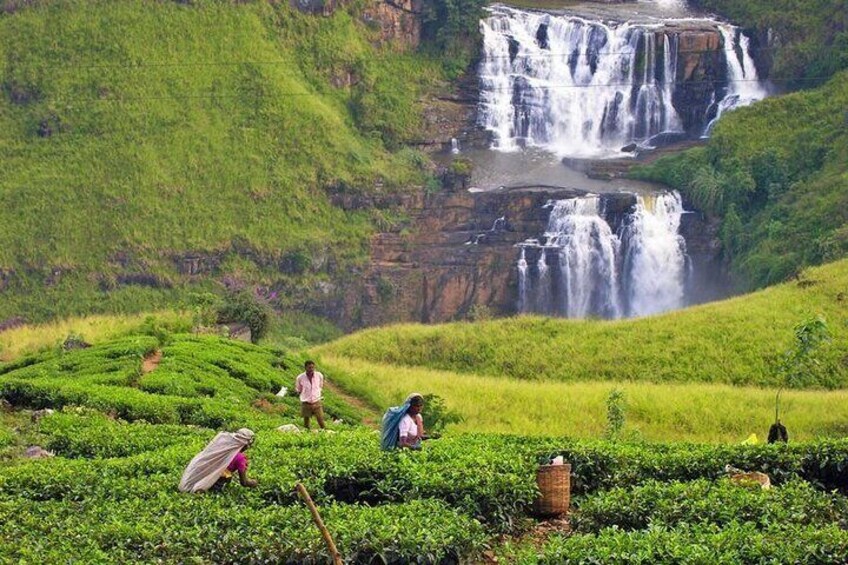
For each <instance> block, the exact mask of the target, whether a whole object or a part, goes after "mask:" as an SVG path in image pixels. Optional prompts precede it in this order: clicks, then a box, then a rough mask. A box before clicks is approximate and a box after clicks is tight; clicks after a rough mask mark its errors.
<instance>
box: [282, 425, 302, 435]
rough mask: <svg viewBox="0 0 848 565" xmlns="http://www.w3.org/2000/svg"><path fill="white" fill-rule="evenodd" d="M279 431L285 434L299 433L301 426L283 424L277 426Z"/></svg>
mask: <svg viewBox="0 0 848 565" xmlns="http://www.w3.org/2000/svg"><path fill="white" fill-rule="evenodd" d="M277 431H278V432H282V433H284V434H299V433H300V428H298V427H297V426H296V425H294V424H283V425H282V426H280V427H279V428H277Z"/></svg>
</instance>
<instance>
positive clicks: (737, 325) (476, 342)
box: [318, 261, 848, 388]
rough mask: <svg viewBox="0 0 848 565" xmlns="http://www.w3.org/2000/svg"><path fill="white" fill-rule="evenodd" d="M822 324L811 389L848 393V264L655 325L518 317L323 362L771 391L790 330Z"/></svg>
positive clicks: (385, 343) (364, 343) (369, 344)
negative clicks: (827, 338)
mask: <svg viewBox="0 0 848 565" xmlns="http://www.w3.org/2000/svg"><path fill="white" fill-rule="evenodd" d="M817 314H820V315H822V316H823V317H824V318H825V320H826V321H827V323H828V326H829V329H830V332H831V334H832V338H833V339H832V341H831V342H830V343H829V344H828V345H827V346H825V347H824V348H823V349H822V350H821V352H820V353H819V357H820V359H819V360H820V361H821V364H820V365H819V366H818V367H817V368H815V369H816V371H815V373H814V374H811V375H810V382H809V383H808V384H813V385H817V386H821V387H826V388H841V387H846V386H848V355H847V354H848V324H846V321H848V261H840V262H837V263H834V264H831V265H827V266H824V267H820V268H815V269H810V270H808V271H806V272H805V273H804V275H803V276H802V277H801V278H800V279H799V280H797V281H793V282H789V283H786V284H783V285H780V286H775V287H772V288H768V289H766V290H763V291H760V292H757V293H754V294H750V295H747V296H740V297H737V298H733V299H730V300H725V301H722V302H717V303H713V304H707V305H701V306H697V307H694V308H688V309H685V310H681V311H677V312H672V313H668V314H665V315H661V316H655V317H650V318H642V319H635V320H620V321H595V320H562V319H550V318H541V317H534V316H521V317H516V318H510V319H503V320H495V321H490V322H483V323H454V324H446V325H440V326H423V325H400V326H392V327H387V328H377V329H371V330H366V331H362V332H359V333H356V334H353V335H351V336H348V337H345V338H342V339H341V340H338V341H335V342H332V343H330V344H328V345H327V346H324V347H322V348H319V349H318V352H321V353H323V354H325V355H333V356H336V357H350V358H358V359H363V360H369V361H373V362H378V363H387V364H392V365H405V366H418V367H427V368H431V369H442V370H450V371H456V372H460V373H477V374H480V375H488V376H497V377H508V378H516V379H524V380H532V381H562V382H575V381H649V382H655V383H671V382H679V383H726V384H733V385H740V386H741V385H765V386H772V385H775V384H777V383H778V382H779V374H778V371H777V367H778V366H779V363H780V360H781V356H782V354H783V352H785V351H786V350H787V349H788V348H789V347H790V346H791V345H792V340H793V328H794V326H795V325H797V324H798V323H800V322H801V321H803V320H804V319H806V318H809V317H810V316H812V315H817Z"/></svg>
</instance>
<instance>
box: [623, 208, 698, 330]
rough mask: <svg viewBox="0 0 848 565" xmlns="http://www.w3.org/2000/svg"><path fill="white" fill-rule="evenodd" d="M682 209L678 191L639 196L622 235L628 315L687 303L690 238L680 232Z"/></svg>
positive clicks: (672, 307) (663, 310)
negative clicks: (688, 247) (685, 292)
mask: <svg viewBox="0 0 848 565" xmlns="http://www.w3.org/2000/svg"><path fill="white" fill-rule="evenodd" d="M682 213H683V203H682V201H681V198H680V194H678V193H677V192H672V193H666V194H659V195H652V196H645V197H642V196H639V197H638V199H637V203H636V210H635V211H634V212H633V214H632V215H630V216H629V217H628V219H627V221H626V223H625V226H624V228H623V230H622V236H621V239H622V241H623V249H624V251H623V255H624V257H623V267H622V271H623V279H624V281H625V284H626V289H625V294H626V299H627V305H628V308H627V315H628V316H647V315H649V314H656V313H659V312H665V311H667V310H674V309H677V308H682V307H683V306H684V282H685V275H686V263H687V262H686V242H685V241H684V240H683V237H682V236H680V235H678V233H677V232H678V229H679V228H680V216H681V214H682Z"/></svg>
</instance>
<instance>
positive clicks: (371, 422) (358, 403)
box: [324, 381, 379, 430]
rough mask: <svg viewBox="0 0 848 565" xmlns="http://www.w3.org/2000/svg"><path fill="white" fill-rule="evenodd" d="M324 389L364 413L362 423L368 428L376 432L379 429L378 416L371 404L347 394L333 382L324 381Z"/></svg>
mask: <svg viewBox="0 0 848 565" xmlns="http://www.w3.org/2000/svg"><path fill="white" fill-rule="evenodd" d="M324 387H326V389H327V390H329V391H330V392H332V393H333V394H335V395H336V396H338V397H340V398H341V399H342V400H344V401H345V402H347V403H348V404H350V405H351V406H353V407H354V408H356V409H358V410H361V411H362V412H364V413H365V415H364V416H363V417H362V423H363V424H364V425H366V426H368V427H369V428H374V429H375V430H376V429H377V428H379V425H378V424H377V416H376V414H374V408H373V407H371V405H370V404H368V403H367V402H365V401H364V400H362V399H361V398H359V397H356V396H353V395H351V394H348V393H346V392H345V391H343V390H342V389H340V388H339V387H338V386H336V385H334V384H333V383H331V382H328V381H324Z"/></svg>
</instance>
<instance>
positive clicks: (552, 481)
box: [534, 463, 571, 516]
mask: <svg viewBox="0 0 848 565" xmlns="http://www.w3.org/2000/svg"><path fill="white" fill-rule="evenodd" d="M536 484H537V485H538V486H539V492H540V495H539V498H538V499H536V503H535V504H534V511H535V512H536V514H538V515H539V516H560V515H562V514H565V513H566V512H568V507H569V505H570V503H571V464H570V463H564V464H562V465H540V466H539V470H538V471H536Z"/></svg>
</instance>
